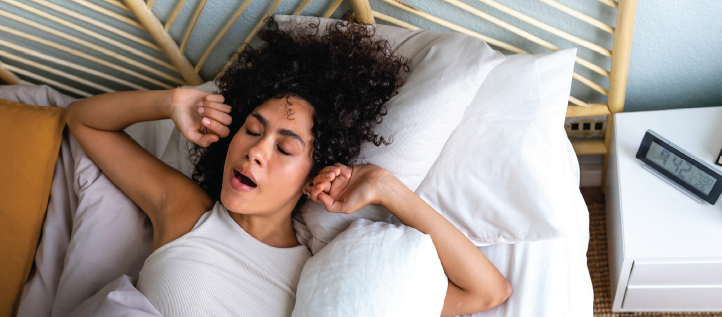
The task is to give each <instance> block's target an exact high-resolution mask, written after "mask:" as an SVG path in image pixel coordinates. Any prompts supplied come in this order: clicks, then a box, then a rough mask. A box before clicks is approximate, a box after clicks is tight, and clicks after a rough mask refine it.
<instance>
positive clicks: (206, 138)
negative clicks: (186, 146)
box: [188, 131, 218, 147]
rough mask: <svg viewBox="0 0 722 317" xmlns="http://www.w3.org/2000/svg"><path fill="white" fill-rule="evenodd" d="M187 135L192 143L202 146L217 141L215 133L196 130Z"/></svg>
mask: <svg viewBox="0 0 722 317" xmlns="http://www.w3.org/2000/svg"><path fill="white" fill-rule="evenodd" d="M188 137H189V140H191V141H193V143H195V144H198V145H200V146H202V147H208V146H209V145H211V143H213V142H216V141H218V136H217V135H212V134H202V133H200V132H198V131H191V132H190V133H189V136H188Z"/></svg>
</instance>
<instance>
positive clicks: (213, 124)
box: [201, 118, 231, 138]
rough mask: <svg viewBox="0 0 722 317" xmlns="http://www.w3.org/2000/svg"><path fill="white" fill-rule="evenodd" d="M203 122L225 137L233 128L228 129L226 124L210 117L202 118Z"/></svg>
mask: <svg viewBox="0 0 722 317" xmlns="http://www.w3.org/2000/svg"><path fill="white" fill-rule="evenodd" d="M201 122H202V123H203V126H205V127H207V128H209V129H211V131H213V132H215V133H216V134H217V135H218V136H220V137H222V138H225V137H227V136H228V134H230V133H231V130H229V129H228V127H226V126H225V125H223V124H221V123H219V122H218V121H216V120H213V119H209V118H203V119H202V120H201Z"/></svg>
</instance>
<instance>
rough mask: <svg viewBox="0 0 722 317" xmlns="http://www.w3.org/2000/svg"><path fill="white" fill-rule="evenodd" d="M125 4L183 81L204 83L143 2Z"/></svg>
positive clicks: (128, 0)
mask: <svg viewBox="0 0 722 317" xmlns="http://www.w3.org/2000/svg"><path fill="white" fill-rule="evenodd" d="M125 4H126V5H127V6H128V7H129V8H130V10H131V11H133V13H134V14H135V17H136V18H138V21H139V22H140V23H141V24H143V25H144V26H145V27H146V28H147V29H148V33H150V35H151V36H152V37H153V39H154V40H155V42H156V43H158V46H160V48H161V49H162V50H163V53H165V55H166V56H168V59H170V61H171V63H172V64H173V66H175V68H176V69H177V70H178V72H179V73H180V74H181V76H183V79H185V80H186V81H187V82H188V84H190V85H192V86H197V85H201V84H203V83H204V82H205V81H203V79H202V78H201V76H199V75H198V73H197V72H196V71H195V70H194V69H193V66H192V65H191V63H190V62H189V61H188V59H187V58H186V57H185V56H184V55H183V54H181V53H180V51H179V50H178V46H177V45H176V43H175V41H174V40H173V38H172V37H171V36H170V35H169V34H168V32H166V31H165V30H163V25H162V24H160V21H158V19H157V18H156V17H155V15H153V12H151V11H150V10H148V8H147V7H146V4H145V2H143V0H125Z"/></svg>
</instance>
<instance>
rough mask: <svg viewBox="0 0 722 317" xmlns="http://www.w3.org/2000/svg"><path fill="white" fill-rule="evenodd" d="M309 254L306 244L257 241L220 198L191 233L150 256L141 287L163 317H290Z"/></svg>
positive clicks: (139, 285)
mask: <svg viewBox="0 0 722 317" xmlns="http://www.w3.org/2000/svg"><path fill="white" fill-rule="evenodd" d="M310 256H311V253H310V252H309V251H308V249H307V248H306V247H305V246H303V245H299V246H296V247H293V248H276V247H272V246H269V245H267V244H265V243H263V242H260V241H258V240H256V239H255V238H254V237H253V236H251V235H250V234H248V233H247V232H246V231H245V230H243V228H241V226H239V225H238V224H237V223H236V222H235V221H234V220H233V218H231V216H230V215H229V211H228V209H226V207H225V206H223V204H221V202H220V201H217V202H216V204H215V206H214V207H213V209H211V210H210V211H208V212H206V213H205V214H203V216H202V217H201V219H200V220H198V223H197V224H196V225H195V227H193V229H192V230H191V231H190V232H189V233H187V234H185V235H183V236H182V237H180V238H178V239H176V240H173V241H172V242H170V243H168V244H166V245H164V246H162V247H160V248H158V250H156V251H155V252H153V253H152V254H151V255H150V256H149V257H148V259H146V261H145V264H144V265H143V268H142V269H141V271H140V276H139V277H138V284H137V288H138V291H140V292H141V293H143V295H145V297H147V298H148V300H149V301H150V302H151V303H152V304H153V306H155V308H156V309H158V311H159V312H160V313H161V314H163V316H165V317H175V316H257V317H263V316H274V317H275V316H291V312H292V311H293V306H294V304H295V302H296V286H297V285H298V280H299V278H300V276H301V270H302V269H303V265H304V264H305V263H306V260H308V258H309V257H310Z"/></svg>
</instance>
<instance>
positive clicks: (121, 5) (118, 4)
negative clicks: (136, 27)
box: [105, 0, 130, 11]
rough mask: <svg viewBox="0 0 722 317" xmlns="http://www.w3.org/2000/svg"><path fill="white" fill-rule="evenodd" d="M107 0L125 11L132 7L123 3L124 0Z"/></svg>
mask: <svg viewBox="0 0 722 317" xmlns="http://www.w3.org/2000/svg"><path fill="white" fill-rule="evenodd" d="M105 2H107V3H110V4H112V5H114V6H116V7H118V8H121V9H123V10H125V11H130V9H128V6H126V5H125V4H123V3H122V2H120V1H118V0H105Z"/></svg>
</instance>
